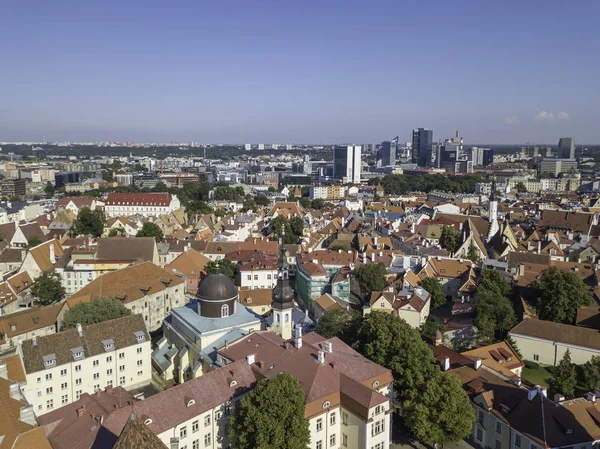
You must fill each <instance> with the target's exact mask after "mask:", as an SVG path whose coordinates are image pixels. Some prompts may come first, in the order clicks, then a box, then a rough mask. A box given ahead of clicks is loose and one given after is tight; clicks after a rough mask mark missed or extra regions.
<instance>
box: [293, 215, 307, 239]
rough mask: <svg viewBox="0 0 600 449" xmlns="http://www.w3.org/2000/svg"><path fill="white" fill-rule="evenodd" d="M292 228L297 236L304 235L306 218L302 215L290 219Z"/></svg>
mask: <svg viewBox="0 0 600 449" xmlns="http://www.w3.org/2000/svg"><path fill="white" fill-rule="evenodd" d="M290 228H291V229H292V232H293V233H294V235H295V236H297V237H302V234H303V233H304V220H302V218H301V217H292V218H291V219H290Z"/></svg>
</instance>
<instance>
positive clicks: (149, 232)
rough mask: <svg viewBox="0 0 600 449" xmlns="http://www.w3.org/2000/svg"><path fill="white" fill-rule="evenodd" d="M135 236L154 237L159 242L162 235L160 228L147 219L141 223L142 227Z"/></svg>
mask: <svg viewBox="0 0 600 449" xmlns="http://www.w3.org/2000/svg"><path fill="white" fill-rule="evenodd" d="M135 236H136V237H154V240H156V241H157V242H160V241H161V240H162V239H163V237H164V235H163V232H162V231H161V229H160V228H159V227H158V226H157V225H155V224H154V223H151V222H149V221H147V222H146V223H144V224H143V226H142V229H140V230H139V231H138V232H137V234H136V235H135Z"/></svg>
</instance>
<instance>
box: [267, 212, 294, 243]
mask: <svg viewBox="0 0 600 449" xmlns="http://www.w3.org/2000/svg"><path fill="white" fill-rule="evenodd" d="M269 227H270V228H271V232H272V233H273V235H274V236H275V238H276V239H277V240H279V237H280V236H281V232H282V231H285V238H284V241H283V243H286V244H288V243H296V242H297V241H298V237H297V236H296V235H295V234H294V232H293V231H292V227H291V225H290V222H289V220H288V219H287V218H285V217H283V216H281V215H279V216H277V217H275V218H273V219H272V220H271V221H270V222H269Z"/></svg>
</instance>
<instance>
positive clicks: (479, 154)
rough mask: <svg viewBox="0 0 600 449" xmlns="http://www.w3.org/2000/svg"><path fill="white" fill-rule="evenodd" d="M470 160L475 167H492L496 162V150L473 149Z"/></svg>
mask: <svg viewBox="0 0 600 449" xmlns="http://www.w3.org/2000/svg"><path fill="white" fill-rule="evenodd" d="M469 160H470V161H472V162H473V165H474V166H477V165H483V166H487V165H490V164H491V163H492V162H493V161H494V150H492V149H491V148H481V147H473V148H471V154H470V156H469Z"/></svg>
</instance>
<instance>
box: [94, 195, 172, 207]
mask: <svg viewBox="0 0 600 449" xmlns="http://www.w3.org/2000/svg"><path fill="white" fill-rule="evenodd" d="M169 204H171V195H169V194H168V193H110V194H109V195H108V198H107V199H106V205H107V206H119V205H121V206H168V205H169Z"/></svg>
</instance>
